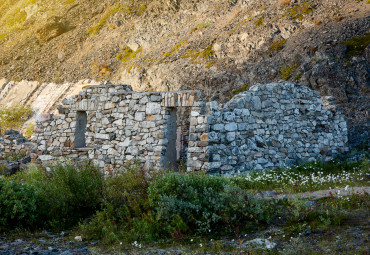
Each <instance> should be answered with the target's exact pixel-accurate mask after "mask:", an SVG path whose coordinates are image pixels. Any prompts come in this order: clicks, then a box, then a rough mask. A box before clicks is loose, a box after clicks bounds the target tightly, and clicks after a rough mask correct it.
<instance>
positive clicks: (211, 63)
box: [206, 60, 216, 69]
mask: <svg viewBox="0 0 370 255" xmlns="http://www.w3.org/2000/svg"><path fill="white" fill-rule="evenodd" d="M215 64H216V61H214V60H211V61H208V63H207V64H206V68H207V69H208V68H211V67H212V66H214V65H215Z"/></svg>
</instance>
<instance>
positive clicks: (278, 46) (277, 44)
mask: <svg viewBox="0 0 370 255" xmlns="http://www.w3.org/2000/svg"><path fill="white" fill-rule="evenodd" d="M285 42H286V39H281V40H274V41H273V42H272V44H271V45H270V47H269V54H272V53H274V52H278V51H280V50H282V49H283V48H284V45H285Z"/></svg>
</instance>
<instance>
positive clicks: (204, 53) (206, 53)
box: [199, 45, 215, 58]
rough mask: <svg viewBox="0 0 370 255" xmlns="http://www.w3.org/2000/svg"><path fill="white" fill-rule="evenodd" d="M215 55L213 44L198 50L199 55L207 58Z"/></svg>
mask: <svg viewBox="0 0 370 255" xmlns="http://www.w3.org/2000/svg"><path fill="white" fill-rule="evenodd" d="M214 55H215V51H214V50H213V45H208V46H207V48H205V49H204V50H203V51H202V52H200V54H199V56H200V57H202V58H209V57H212V56H214Z"/></svg>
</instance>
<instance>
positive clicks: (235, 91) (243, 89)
mask: <svg viewBox="0 0 370 255" xmlns="http://www.w3.org/2000/svg"><path fill="white" fill-rule="evenodd" d="M248 87H249V86H248V84H244V85H243V86H241V87H240V88H238V89H234V90H233V91H232V92H231V93H232V94H231V96H230V98H232V97H233V96H235V95H237V94H239V93H241V92H244V91H247V90H248Z"/></svg>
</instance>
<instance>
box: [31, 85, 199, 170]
mask: <svg viewBox="0 0 370 255" xmlns="http://www.w3.org/2000/svg"><path fill="white" fill-rule="evenodd" d="M196 97H197V92H194V91H187V92H132V91H131V89H130V88H129V87H128V86H124V85H102V86H88V87H86V88H84V89H83V91H82V92H81V93H80V94H79V95H76V96H73V97H70V98H66V99H64V100H63V104H62V105H60V106H59V107H58V110H59V113H60V115H56V116H52V115H50V114H43V115H41V116H39V117H38V118H37V125H36V128H35V134H34V138H33V139H34V141H35V142H36V143H37V144H38V147H37V154H40V155H39V156H38V157H39V159H40V160H41V161H43V162H44V163H47V162H48V161H49V162H52V161H55V159H56V158H58V157H60V156H68V157H71V158H78V159H91V160H94V162H95V163H97V164H98V165H99V166H100V167H104V166H105V167H109V166H111V167H120V166H122V165H123V164H124V163H125V162H127V161H134V160H136V161H138V162H140V163H142V164H145V165H146V166H147V167H155V168H166V167H174V166H175V162H173V160H172V159H173V158H174V157H175V160H176V159H178V157H180V156H181V155H180V153H176V152H178V151H179V150H182V149H184V150H185V149H186V148H184V147H183V146H179V144H180V145H182V144H183V143H184V140H185V138H184V133H185V134H186V132H188V131H187V130H188V128H187V127H186V125H184V124H186V119H188V117H186V116H185V117H183V116H182V115H184V113H186V112H187V111H185V110H183V111H179V110H177V109H185V108H189V107H191V106H193V104H194V103H195V104H196V101H195V100H196ZM81 118H82V119H81ZM170 132H172V133H170ZM83 136H84V137H85V139H83V138H82V137H83ZM81 138H82V143H81ZM83 140H84V141H83ZM176 145H178V146H177V148H176ZM184 146H185V145H184ZM171 153H172V154H171ZM173 153H175V154H173ZM184 153H185V152H184ZM184 153H183V154H184Z"/></svg>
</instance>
